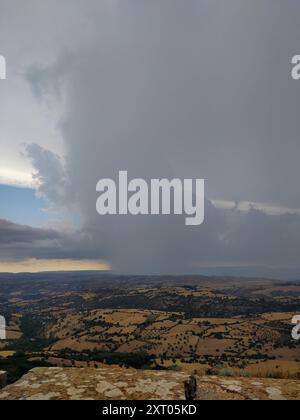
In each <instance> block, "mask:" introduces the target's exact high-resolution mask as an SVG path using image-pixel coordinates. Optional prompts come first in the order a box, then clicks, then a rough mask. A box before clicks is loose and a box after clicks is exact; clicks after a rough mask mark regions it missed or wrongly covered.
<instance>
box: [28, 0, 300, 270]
mask: <svg viewBox="0 0 300 420" xmlns="http://www.w3.org/2000/svg"><path fill="white" fill-rule="evenodd" d="M76 7H77V8H78V10H82V12H83V13H84V16H85V19H86V23H87V24H88V27H89V29H90V30H89V31H88V34H87V35H85V32H84V31H80V38H81V42H80V44H78V43H76V42H75V40H74V38H73V37H74V34H73V32H72V34H71V33H69V32H68V31H66V34H65V42H64V43H65V46H66V48H65V51H66V52H65V53H64V51H61V52H60V53H59V55H58V58H57V62H56V64H54V65H52V66H46V65H44V66H40V67H39V66H33V67H31V69H30V70H29V71H28V73H27V78H28V80H29V81H30V84H31V86H32V89H33V92H34V94H35V95H36V96H37V98H38V100H42V99H43V98H46V99H48V98H49V95H50V96H51V95H54V96H55V97H59V96H61V97H63V98H64V99H63V100H64V107H65V112H64V115H63V117H62V119H61V121H60V122H59V126H60V130H61V133H62V136H63V138H64V142H65V146H66V158H65V162H64V164H62V162H61V161H59V158H58V157H55V156H54V155H52V154H51V153H50V152H47V151H45V150H43V149H41V148H38V147H37V146H30V147H29V148H28V149H27V153H28V155H29V156H30V157H31V159H32V160H33V163H34V166H35V168H36V169H37V174H38V179H39V180H40V181H41V188H40V193H41V194H43V195H44V196H46V198H47V199H48V200H49V202H50V203H51V204H52V205H53V206H57V207H63V206H66V205H72V206H77V208H78V210H79V211H80V213H81V215H82V218H83V232H88V235H87V237H88V238H89V240H90V241H91V243H92V244H93V247H92V248H93V250H94V252H96V253H97V252H98V255H99V257H103V254H106V255H107V256H108V258H109V259H110V261H111V262H112V263H113V266H114V268H116V269H118V270H120V271H126V272H128V271H131V272H141V273H142V272H192V271H199V268H201V266H204V265H206V264H218V265H227V264H228V265H230V264H232V265H247V264H248V265H249V264H250V265H255V264H257V265H261V264H266V265H272V266H275V265H292V264H298V261H299V256H300V255H299V251H298V250H299V242H300V231H299V216H297V215H296V214H295V215H279V216H270V215H267V214H265V213H263V212H262V211H257V210H251V211H249V212H245V213H242V212H239V211H238V210H237V209H235V210H233V211H228V210H220V209H216V208H215V207H214V206H213V205H212V204H211V203H210V202H207V211H206V220H205V224H204V225H203V226H201V227H198V228H187V227H185V226H184V225H183V223H182V220H180V218H172V217H167V218H166V217H164V218H152V217H140V218H131V217H125V218H123V217H119V218H109V217H106V218H105V217H104V218H100V217H99V216H98V215H97V214H96V211H95V202H96V198H97V196H96V193H95V186H96V183H97V181H98V180H99V179H100V178H103V177H105V178H106V177H113V178H115V177H116V176H117V172H118V171H119V170H123V169H125V170H128V171H129V176H130V177H143V178H145V179H149V178H157V177H168V178H173V177H181V178H189V177H194V178H195V177H197V178H205V179H206V194H207V199H215V200H216V199H217V200H220V199H222V200H229V201H237V202H239V201H254V202H261V203H268V204H271V205H273V206H278V207H285V208H300V195H299V194H298V191H297V188H296V187H295V186H296V185H297V180H298V178H299V175H300V169H299V156H300V140H299V129H298V125H299V124H298V121H299V111H298V102H299V95H300V84H298V85H297V84H296V83H295V82H294V81H292V80H291V77H290V69H291V68H290V61H291V57H292V56H293V55H294V54H296V53H299V51H300V26H299V22H298V16H299V13H300V4H299V2H298V1H296V0H289V1H287V2H285V4H284V6H283V4H282V2H281V1H279V0H253V1H251V2H241V1H240V0H227V1H223V2H219V1H215V0H201V1H199V0H189V1H188V2H183V1H182V0H164V1H147V0H142V1H141V0H139V1H136V0H121V1H118V0H109V1H102V2H95V1H90V2H89V3H88V4H87V3H86V2H83V1H77V2H76ZM57 19H58V23H57V24H58V27H59V28H61V27H62V23H63V22H64V20H67V19H69V17H68V16H67V15H64V14H63V13H62V14H60V16H58V18H57ZM70 19H73V23H74V26H76V23H77V22H78V17H76V16H75V17H74V15H73V16H71V17H70ZM47 29H48V31H50V34H52V33H54V31H55V29H54V27H53V28H50V29H49V28H47ZM85 37H86V39H87V42H86V43H85V42H84V39H85ZM72 39H73V42H72ZM70 50H71V52H70ZM62 165H63V166H62ZM82 248H84V247H82Z"/></svg>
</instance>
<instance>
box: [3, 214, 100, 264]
mask: <svg viewBox="0 0 300 420" xmlns="http://www.w3.org/2000/svg"><path fill="white" fill-rule="evenodd" d="M93 247H94V244H93V243H92V241H91V240H90V238H89V233H88V232H87V231H86V232H81V231H76V232H70V233H62V232H58V231H57V230H54V229H46V228H43V229H41V228H32V227H30V226H23V225H18V224H15V223H11V222H9V221H7V220H1V219H0V261H10V260H13V261H16V260H24V259H28V258H43V259H67V258H70V259H92V258H94V257H95V258H96V257H97V256H98V251H97V253H96V252H95V251H93Z"/></svg>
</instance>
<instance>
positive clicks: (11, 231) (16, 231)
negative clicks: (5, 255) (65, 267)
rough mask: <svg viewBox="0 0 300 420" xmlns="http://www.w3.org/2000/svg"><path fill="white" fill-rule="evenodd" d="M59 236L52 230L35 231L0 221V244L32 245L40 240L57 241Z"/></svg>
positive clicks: (34, 229) (27, 227) (35, 229)
mask: <svg viewBox="0 0 300 420" xmlns="http://www.w3.org/2000/svg"><path fill="white" fill-rule="evenodd" d="M58 238H59V234H58V233H57V232H55V231H53V230H47V229H37V228H32V227H29V226H22V225H18V224H15V223H11V222H9V221H7V220H1V219H0V244H1V245H10V244H12V243H33V242H36V241H42V240H53V239H58Z"/></svg>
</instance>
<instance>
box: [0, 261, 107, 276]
mask: <svg viewBox="0 0 300 420" xmlns="http://www.w3.org/2000/svg"><path fill="white" fill-rule="evenodd" d="M109 270H111V266H110V264H109V263H108V262H106V261H98V260H72V259H69V260H59V259H56V260H44V259H35V258H31V259H28V260H25V261H0V273H13V274H17V273H42V272H49V271H109Z"/></svg>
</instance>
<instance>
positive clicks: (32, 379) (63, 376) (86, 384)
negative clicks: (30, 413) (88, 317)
mask: <svg viewBox="0 0 300 420" xmlns="http://www.w3.org/2000/svg"><path fill="white" fill-rule="evenodd" d="M195 379H196V381H197V389H196V391H195V390H193V392H194V391H195V399H197V400H300V381H292V380H275V379H249V378H223V377H216V376H204V377H199V376H198V377H195ZM190 382H191V381H190V377H189V376H188V375H187V374H185V373H183V372H170V371H160V372H157V371H142V370H134V369H123V368H119V367H102V368H99V369H90V368H85V369H78V368H69V369H67V368H38V369H33V370H32V371H30V372H29V373H28V374H27V375H25V376H24V377H23V378H22V379H20V380H19V381H18V382H16V383H15V384H13V385H10V386H7V387H6V388H4V389H2V390H1V391H0V400H184V399H186V391H187V383H190Z"/></svg>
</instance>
